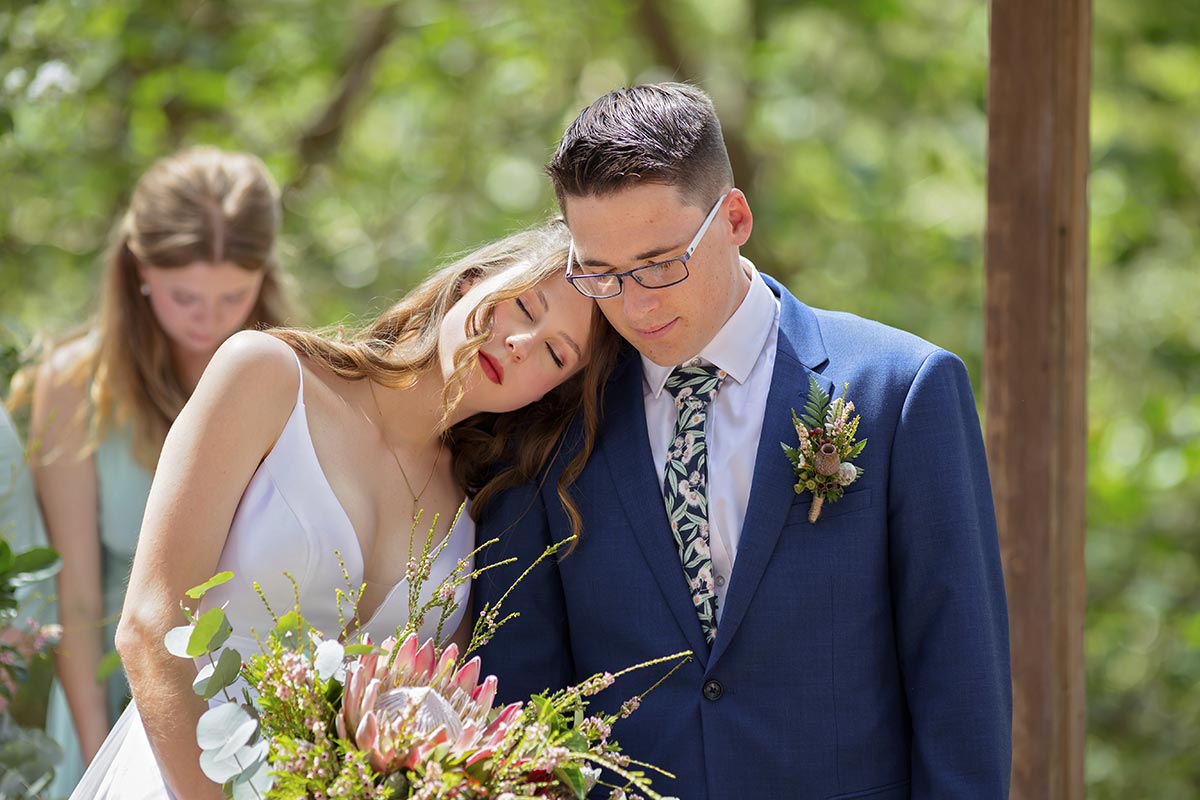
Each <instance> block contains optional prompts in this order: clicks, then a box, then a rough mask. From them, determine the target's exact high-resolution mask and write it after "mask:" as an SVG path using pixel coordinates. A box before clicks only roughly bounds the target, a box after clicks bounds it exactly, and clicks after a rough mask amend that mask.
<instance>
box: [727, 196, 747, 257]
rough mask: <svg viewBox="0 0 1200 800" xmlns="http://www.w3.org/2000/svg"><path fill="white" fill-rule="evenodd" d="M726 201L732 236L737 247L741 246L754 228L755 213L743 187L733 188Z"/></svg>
mask: <svg viewBox="0 0 1200 800" xmlns="http://www.w3.org/2000/svg"><path fill="white" fill-rule="evenodd" d="M725 202H726V209H725V218H726V219H727V220H729V227H730V238H731V241H732V242H733V244H734V246H735V247H741V246H742V245H744V244H745V243H746V241H747V240H748V239H749V238H750V231H752V230H753V229H754V213H753V212H752V211H750V203H749V202H747V200H746V195H745V194H743V193H742V190H741V189H731V190H730V191H729V199H728V200H726V201H725Z"/></svg>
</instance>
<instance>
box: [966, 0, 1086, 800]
mask: <svg viewBox="0 0 1200 800" xmlns="http://www.w3.org/2000/svg"><path fill="white" fill-rule="evenodd" d="M1091 28H1092V9H1091V3H1090V0H993V2H992V7H991V68H990V73H989V85H988V132H989V136H988V217H987V234H986V261H987V281H986V287H987V290H986V298H987V300H986V304H987V308H986V351H985V361H984V363H985V375H984V398H985V404H986V419H987V450H988V459H989V462H990V465H991V471H992V472H991V475H992V490H993V493H994V497H995V501H996V514H997V519H998V522H999V525H1000V543H1001V551H1002V555H1003V558H1004V574H1005V580H1006V583H1007V588H1008V604H1009V629H1010V631H1011V641H1012V663H1013V780H1012V794H1011V796H1012V797H1013V798H1016V799H1017V800H1080V799H1081V798H1083V797H1084V796H1085V793H1086V786H1085V784H1084V745H1085V734H1086V694H1085V673H1084V639H1083V632H1084V618H1085V613H1086V583H1085V579H1086V575H1085V564H1084V539H1085V533H1086V529H1085V526H1086V517H1085V480H1084V477H1085V475H1084V470H1085V466H1086V454H1087V452H1086V451H1087V442H1086V436H1087V427H1086V410H1087V406H1086V377H1087V329H1086V310H1087V283H1086V280H1087V172H1088V96H1089V89H1090V81H1091V65H1090V53H1091V38H1092V37H1091Z"/></svg>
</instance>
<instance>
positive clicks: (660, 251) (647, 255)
mask: <svg viewBox="0 0 1200 800" xmlns="http://www.w3.org/2000/svg"><path fill="white" fill-rule="evenodd" d="M684 246H685V245H683V244H669V245H667V246H665V247H654V248H651V249H650V250H646V251H644V252H641V253H638V254H637V255H636V256H634V257H633V260H634V261H649V260H650V259H653V258H658V257H659V256H664V255H666V254H667V253H670V252H672V251H674V250H680V249H682V248H683V247H684ZM575 260H576V261H578V262H579V263H580V265H582V266H585V267H612V264H609V263H608V262H607V261H601V260H600V259H598V258H586V259H580V258H579V254H578V253H576V255H575Z"/></svg>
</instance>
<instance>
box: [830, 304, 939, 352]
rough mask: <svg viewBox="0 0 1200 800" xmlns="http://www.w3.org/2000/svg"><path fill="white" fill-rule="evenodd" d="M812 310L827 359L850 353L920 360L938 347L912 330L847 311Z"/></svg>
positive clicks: (937, 349)
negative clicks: (827, 354)
mask: <svg viewBox="0 0 1200 800" xmlns="http://www.w3.org/2000/svg"><path fill="white" fill-rule="evenodd" d="M812 312H813V315H814V316H815V317H816V320H817V324H818V326H819V327H820V330H821V338H822V340H823V341H824V344H825V349H826V351H827V352H828V353H829V358H830V360H835V359H838V358H845V357H853V358H856V359H863V358H867V359H870V360H882V361H889V362H898V363H912V362H915V363H917V364H920V363H921V362H923V361H924V360H925V359H927V358H929V356H930V355H932V354H933V353H935V352H937V351H939V350H941V349H942V348H940V347H938V346H937V345H935V344H933V343H932V342H929V341H926V340H925V339H922V338H921V337H920V336H917V335H916V334H914V333H911V332H909V331H906V330H901V329H900V328H896V327H893V326H891V325H887V324H885V323H882V322H879V321H878V320H873V319H868V318H866V317H861V316H859V315H857V314H851V313H850V312H848V311H835V310H830V309H825V308H813V309H812Z"/></svg>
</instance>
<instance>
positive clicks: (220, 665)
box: [204, 647, 242, 700]
mask: <svg viewBox="0 0 1200 800" xmlns="http://www.w3.org/2000/svg"><path fill="white" fill-rule="evenodd" d="M241 671H242V656H241V654H240V653H239V652H238V651H237V650H234V649H233V648H232V647H229V648H226V649H224V650H222V651H221V657H220V658H218V659H217V665H216V669H215V670H214V672H213V675H212V678H210V679H209V681H208V685H207V686H206V687H205V689H204V699H205V700H212V699H213V698H214V697H216V696H217V692H219V691H221V690H222V689H227V688H229V687H230V686H232V685H233V684H234V683H236V682H237V679H238V675H239V674H241Z"/></svg>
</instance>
